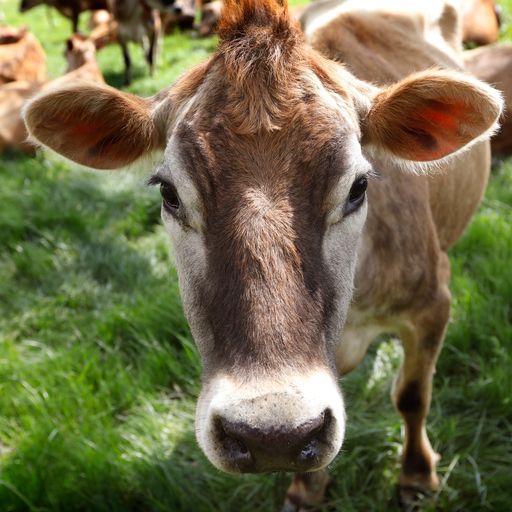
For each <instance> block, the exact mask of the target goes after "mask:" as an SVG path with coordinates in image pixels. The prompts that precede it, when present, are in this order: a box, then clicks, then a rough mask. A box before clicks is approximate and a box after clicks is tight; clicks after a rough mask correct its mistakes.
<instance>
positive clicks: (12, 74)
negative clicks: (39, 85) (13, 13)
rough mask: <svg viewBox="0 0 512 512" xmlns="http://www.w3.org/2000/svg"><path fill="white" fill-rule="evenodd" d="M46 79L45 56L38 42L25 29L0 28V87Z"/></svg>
mask: <svg viewBox="0 0 512 512" xmlns="http://www.w3.org/2000/svg"><path fill="white" fill-rule="evenodd" d="M46 79H47V75H46V55H45V53H44V50H43V48H42V46H41V44H40V43H39V41H38V40H37V39H36V38H35V37H34V36H33V35H32V34H31V33H30V32H29V31H28V30H27V29H26V28H25V27H23V28H20V29H18V28H14V27H7V26H4V27H0V85H1V84H6V83H8V82H14V81H16V80H33V81H37V82H43V81H45V80H46Z"/></svg>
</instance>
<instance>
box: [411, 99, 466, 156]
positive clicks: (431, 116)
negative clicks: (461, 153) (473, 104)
mask: <svg viewBox="0 0 512 512" xmlns="http://www.w3.org/2000/svg"><path fill="white" fill-rule="evenodd" d="M468 112H469V109H468V107H467V106H466V105H464V104H462V103H452V104H446V103H441V102H437V101H435V102H429V104H428V105H427V106H425V107H424V108H421V107H420V108H418V109H417V110H416V112H414V113H413V117H415V118H416V122H413V123H412V125H411V127H410V128H409V129H408V128H407V127H405V128H406V131H408V132H409V133H410V134H411V135H412V139H413V141H414V142H413V144H412V146H411V148H410V154H411V156H412V157H413V158H414V159H415V160H421V161H429V160H437V159H439V158H443V157H445V156H446V155H449V154H450V153H453V152H454V151H456V150H457V149H459V148H460V147H461V146H463V145H464V144H465V143H466V141H463V140H461V133H460V126H461V124H464V122H465V121H466V117H467V114H468Z"/></svg>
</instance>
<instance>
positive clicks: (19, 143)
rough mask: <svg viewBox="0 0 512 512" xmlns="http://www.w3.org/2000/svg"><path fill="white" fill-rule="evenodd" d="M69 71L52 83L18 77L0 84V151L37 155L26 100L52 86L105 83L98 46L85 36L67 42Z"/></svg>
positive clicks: (71, 38)
mask: <svg viewBox="0 0 512 512" xmlns="http://www.w3.org/2000/svg"><path fill="white" fill-rule="evenodd" d="M66 59H67V62H68V69H67V71H66V73H65V74H64V75H63V76H61V77H59V78H56V79H55V80H52V81H50V82H37V81H28V80H18V81H16V82H11V83H9V84H6V85H3V86H0V152H1V151H2V150H4V149H5V148H10V149H17V150H20V151H23V152H25V153H28V154H33V153H34V151H35V147H34V145H33V144H31V143H30V142H29V141H28V140H27V131H26V129H25V124H24V122H23V119H22V118H21V109H22V106H23V103H24V102H25V101H26V100H27V99H28V98H30V97H32V96H34V95H35V94H36V93H38V92H41V91H43V90H45V89H46V88H48V87H58V86H62V85H66V84H69V83H73V82H76V81H82V80H86V81H91V82H97V83H104V80H103V76H102V74H101V71H100V70H99V68H98V64H97V63H96V58H95V45H94V43H93V42H92V41H90V40H88V39H86V38H85V37H84V36H81V35H79V34H74V35H73V36H71V37H70V38H69V39H68V41H67V42H66Z"/></svg>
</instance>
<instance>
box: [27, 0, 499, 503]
mask: <svg viewBox="0 0 512 512" xmlns="http://www.w3.org/2000/svg"><path fill="white" fill-rule="evenodd" d="M329 1H330V0H329ZM331 3H332V2H331ZM338 3H339V2H338ZM390 3H391V2H390ZM392 4H393V5H392V6H391V7H390V6H388V3H386V4H383V3H382V2H380V1H375V0H367V1H366V2H364V3H363V2H362V1H361V0H349V1H347V2H346V3H344V4H342V5H337V6H336V7H334V8H333V9H331V11H325V10H324V11H323V13H322V14H321V15H320V16H319V17H314V16H312V17H310V20H311V22H310V23H308V24H307V25H306V26H305V36H303V34H302V32H301V30H300V28H299V27H298V25H297V24H296V23H295V22H294V21H293V20H292V19H291V17H290V15H289V12H288V8H287V2H286V1H285V0H226V2H225V8H224V11H223V15H222V18H221V21H220V24H219V28H218V33H219V48H218V50H217V51H216V52H215V54H214V55H213V56H212V57H211V58H209V59H208V60H207V61H206V62H204V63H203V64H200V65H199V66H198V67H195V68H193V69H192V70H191V71H189V72H188V73H186V74H185V75H184V76H183V77H182V78H181V79H179V80H178V81H177V82H176V83H175V84H174V85H172V86H170V87H169V88H168V89H165V90H163V91H161V92H160V93H158V94H156V95H154V96H153V97H150V98H140V97H138V96H135V95H131V94H129V93H126V92H121V91H118V90H116V89H113V88H109V87H106V86H97V85H87V86H85V85H81V86H69V87H62V88H60V89H56V90H53V91H51V92H47V93H43V94H41V95H39V96H37V97H35V98H34V99H32V100H31V101H30V102H29V103H28V105H27V106H26V108H25V109H24V119H25V122H26V125H27V128H28V131H29V133H30V136H31V138H32V139H33V140H36V141H39V143H40V144H42V145H43V146H46V147H48V148H51V149H52V150H54V151H57V152H58V153H60V154H62V155H64V156H65V157H67V158H69V159H71V160H73V161H75V162H78V163H79V164H82V165H85V166H88V167H92V168H96V169H116V168H121V167H123V166H128V165H130V164H133V163H134V162H136V161H137V160H138V159H139V158H141V157H144V156H147V155H149V154H151V153H153V152H158V151H163V156H162V159H161V160H160V163H159V164H158V165H157V166H156V168H155V169H154V170H153V172H152V175H151V177H150V178H149V183H150V184H153V185H157V186H159V187H160V192H161V195H162V218H163V222H164V225H165V227H166V229H167V231H168V232H169V235H170V237H171V239H172V241H173V246H174V252H175V257H176V267H177V271H178V276H179V283H180V290H181V297H182V302H183V306H184V311H185V314H186V316H187V319H188V322H189V324H190V327H191V330H192V334H193V336H194V339H195V342H196V345H197V348H198V351H199V354H200V356H201V360H202V365H203V376H202V390H201V393H200V396H199V399H198V404H197V412H196V438H197V441H198V444H199V446H200V447H201V449H202V450H203V452H204V453H205V454H206V456H207V457H208V459H209V460H210V461H211V462H212V464H213V465H214V466H216V467H217V468H219V469H220V470H222V471H225V472H228V473H234V474H237V473H245V472H249V473H250V472H266V471H292V472H296V473H297V474H296V475H295V477H294V481H293V482H292V485H291V487H290V489H289V491H288V494H287V507H288V510H302V509H305V508H306V507H307V506H310V505H313V504H314V502H315V501H318V500H320V499H321V496H322V494H323V490H324V488H325V482H326V478H327V477H326V470H325V467H326V466H327V465H328V464H329V463H330V462H331V461H332V460H333V459H334V457H335V456H336V455H337V453H338V452H339V450H340V448H341V446H342V442H343V438H344V433H345V425H346V415H345V407H344V400H343V395H342V393H341V391H340V388H339V384H338V375H339V373H342V374H345V373H347V372H349V371H350V370H352V369H353V368H355V367H356V366H357V365H358V363H359V362H360V361H361V360H362V358H363V357H364V354H365V352H366V349H367V347H368V345H369V344H370V342H371V341H372V340H373V339H374V338H375V337H376V336H377V335H378V334H379V333H382V332H389V333H395V334H397V335H399V336H400V338H401V340H402V342H403V346H404V361H403V365H402V367H401V369H400V371H399V374H398V378H397V381H396V384H395V386H394V391H393V402H394V404H395V406H396V408H397V410H398V412H399V413H400V414H401V415H402V417H403V419H404V422H405V442H404V449H403V454H402V469H401V474H400V478H399V485H400V492H401V496H402V498H403V500H404V501H407V500H411V499H413V497H414V494H415V493H416V491H418V490H420V491H423V492H429V491H433V490H435V489H437V488H438V486H439V479H438V477H437V474H436V461H437V454H436V453H435V452H434V450H433V449H432V447H431V444H430V442H429V440H428V437H427V434H426V428H425V421H426V415H427V412H428V409H429V404H430V397H431V389H432V376H433V373H434V369H435V364H436V360H437V357H438V355H439V352H440V349H441V345H442V341H443V337H444V333H445V330H446V327H447V324H448V319H449V312H450V292H449V288H448V284H449V273H450V271H449V260H448V256H447V250H448V249H449V248H450V247H451V246H452V245H453V244H454V243H455V242H456V241H457V239H458V238H459V237H460V236H461V234H462V232H463V230H464V228H465V227H466V225H467V224H468V222H469V220H470V218H471V216H472V215H473V213H474V211H475V209H476V208H477V206H478V204H479V202H480V199H481V197H482V194H483V192H484V189H485V185H486V181H487V178H488V174H489V167H490V153H489V142H488V138H489V136H490V134H491V133H492V132H493V130H494V129H495V127H496V123H497V120H498V118H499V116H500V112H501V109H502V99H501V96H500V94H499V93H498V92H497V91H496V90H495V89H493V88H492V87H491V86H489V85H487V84H485V83H482V82H480V81H478V80H477V79H475V78H473V77H471V76H469V75H467V74H465V73H462V72H460V71H458V70H457V67H458V54H457V50H456V49H455V47H454V46H453V45H454V43H453V41H452V38H451V35H453V33H454V31H456V30H459V32H460V27H459V28H458V27H457V26H456V25H457V24H458V23H460V22H459V21H458V17H457V15H458V12H457V10H456V9H454V8H453V7H452V6H451V5H450V4H449V3H448V2H445V1H443V0H436V1H434V0H432V1H431V2H429V3H428V5H425V4H421V5H418V4H416V5H415V6H414V5H411V2H408V1H402V2H392ZM445 37H446V38H447V39H445ZM459 45H460V41H459ZM334 59H335V60H334ZM342 61H347V64H346V65H343V64H341V63H340V62H342ZM434 66H435V67H434ZM427 170H430V172H428V173H427V172H426V171H427ZM460 196H462V197H463V200H459V197H460Z"/></svg>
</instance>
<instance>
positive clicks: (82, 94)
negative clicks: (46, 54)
mask: <svg viewBox="0 0 512 512" xmlns="http://www.w3.org/2000/svg"><path fill="white" fill-rule="evenodd" d="M152 110H153V104H152V100H151V99H143V98H139V97H137V96H134V95H132V94H128V93H125V92H121V91H118V90H117V89H114V88H112V87H108V86H105V85H96V84H89V83H83V84H75V85H71V86H63V87H59V88H57V89H53V90H48V91H45V92H43V93H41V94H39V95H38V96H36V97H35V98H33V99H32V100H30V101H29V102H28V103H27V104H26V105H25V108H24V110H23V118H24V120H25V124H26V126H27V130H28V133H29V136H30V138H32V139H33V140H35V141H37V142H40V143H41V144H43V145H44V146H47V147H49V148H50V149H53V150H54V151H56V152H57V153H60V154H61V155H63V156H65V157H66V158H69V159H70V160H73V161H75V162H77V163H79V164H82V165H86V166H88V167H94V168H96V169H116V168H119V167H124V166H126V165H129V164H131V163H132V162H134V161H135V160H136V159H137V158H139V157H141V156H143V155H144V154H146V153H149V152H151V151H154V150H157V149H160V148H163V146H164V144H165V140H164V139H165V137H164V136H163V134H162V133H161V130H159V129H158V127H157V126H156V124H155V122H154V120H153V114H152Z"/></svg>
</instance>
